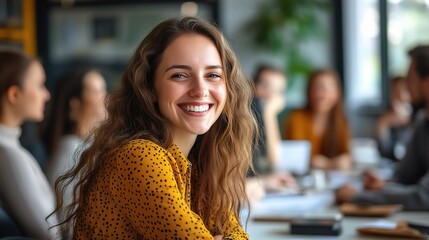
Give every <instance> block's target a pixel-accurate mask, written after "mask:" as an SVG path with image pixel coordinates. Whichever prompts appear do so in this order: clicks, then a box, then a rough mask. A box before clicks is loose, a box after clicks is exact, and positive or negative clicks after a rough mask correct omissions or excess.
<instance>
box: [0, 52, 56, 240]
mask: <svg viewBox="0 0 429 240" xmlns="http://www.w3.org/2000/svg"><path fill="white" fill-rule="evenodd" d="M44 83H45V72H44V70H43V67H42V65H41V64H40V62H39V61H37V60H36V59H33V58H31V57H29V56H27V55H25V54H23V53H21V52H19V51H16V50H8V49H0V97H1V100H0V202H1V204H2V207H4V209H5V210H6V212H7V213H8V215H9V216H10V217H11V218H12V219H13V220H14V221H15V223H16V224H17V225H18V227H19V228H20V230H21V231H22V232H23V233H24V235H25V236H28V237H32V238H35V239H54V237H55V233H54V232H53V231H50V229H49V227H50V226H52V225H54V224H57V219H56V217H55V215H54V216H53V217H52V218H51V219H49V220H50V223H49V222H47V221H46V220H45V218H46V217H47V216H48V215H49V214H50V213H51V212H52V211H53V209H54V208H55V199H54V194H53V191H52V188H51V187H50V186H49V183H48V181H47V179H46V177H45V175H44V174H43V171H42V169H41V168H40V165H39V164H38V163H37V161H36V159H34V157H33V156H32V155H31V154H30V153H29V152H28V151H27V150H25V149H24V148H23V147H22V146H21V144H20V143H19V140H18V138H19V135H20V134H21V128H20V126H21V124H22V123H23V122H24V121H26V120H30V121H42V120H43V110H44V107H45V103H46V101H48V100H49V97H50V95H49V92H48V90H47V89H46V88H45V85H44Z"/></svg>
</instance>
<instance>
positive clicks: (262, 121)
mask: <svg viewBox="0 0 429 240" xmlns="http://www.w3.org/2000/svg"><path fill="white" fill-rule="evenodd" d="M253 80H254V88H255V90H254V94H255V95H254V98H253V101H252V110H253V113H254V115H255V118H256V121H257V123H258V126H259V134H260V136H259V139H258V141H257V148H256V150H255V152H254V156H253V166H254V168H255V171H256V173H257V174H258V177H260V178H258V177H256V178H248V179H247V186H248V196H249V199H250V201H251V203H255V202H257V200H258V199H260V198H261V197H263V196H264V195H265V191H266V190H268V191H281V190H284V189H285V188H288V187H296V183H295V179H294V178H293V177H292V176H291V175H290V174H289V173H280V172H278V173H273V172H272V170H273V167H274V165H275V164H276V163H277V161H278V159H277V158H278V151H279V149H278V146H279V145H280V141H281V136H280V130H279V123H278V119H277V117H278V114H279V113H280V112H281V111H282V110H283V109H284V107H285V105H286V98H285V91H286V87H287V79H286V76H285V74H284V72H283V71H282V70H280V69H278V68H275V67H273V66H269V65H260V66H259V67H258V69H257V71H256V74H255V77H254V79H253ZM259 174H262V175H259Z"/></svg>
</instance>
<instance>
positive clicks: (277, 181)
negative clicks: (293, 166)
mask: <svg viewBox="0 0 429 240" xmlns="http://www.w3.org/2000/svg"><path fill="white" fill-rule="evenodd" d="M262 179H263V181H264V186H265V189H266V190H267V191H271V192H273V191H274V192H275V191H282V190H285V189H295V188H298V185H297V184H296V181H295V178H294V177H293V176H292V175H290V174H289V173H287V172H277V173H271V174H268V175H266V176H263V177H262Z"/></svg>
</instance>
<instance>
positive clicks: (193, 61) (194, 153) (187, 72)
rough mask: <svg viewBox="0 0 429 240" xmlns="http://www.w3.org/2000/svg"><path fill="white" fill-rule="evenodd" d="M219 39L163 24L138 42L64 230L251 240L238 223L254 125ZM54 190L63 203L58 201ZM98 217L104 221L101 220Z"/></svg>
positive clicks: (88, 154)
mask: <svg viewBox="0 0 429 240" xmlns="http://www.w3.org/2000/svg"><path fill="white" fill-rule="evenodd" d="M251 97H252V89H251V86H250V83H249V82H248V81H247V79H246V78H245V77H244V75H243V74H242V72H241V70H240V66H239V63H238V61H237V58H236V56H235V54H234V53H233V52H232V50H231V49H230V47H229V45H228V43H227V42H226V40H225V39H224V37H223V36H222V34H221V32H220V31H219V30H218V29H217V28H216V27H214V26H213V25H211V24H209V23H207V22H205V21H203V20H199V19H197V18H191V17H184V18H175V19H169V20H166V21H164V22H162V23H160V24H159V25H157V26H156V27H155V28H154V29H153V30H152V31H151V32H150V33H149V34H148V35H147V36H146V37H145V39H144V40H143V41H142V42H141V44H140V45H139V47H138V48H137V50H136V52H135V53H134V54H133V56H132V58H131V60H130V61H129V63H128V65H127V68H126V70H125V72H124V74H123V75H122V79H121V86H120V88H119V89H118V90H117V91H115V92H114V93H113V94H112V95H111V96H110V98H109V101H108V104H107V112H108V114H107V119H106V120H105V121H104V122H103V123H102V124H101V125H100V126H99V127H98V128H97V129H96V131H94V134H93V135H92V144H91V145H90V146H89V147H88V148H87V149H86V150H84V152H83V153H82V155H81V158H80V160H79V162H78V164H77V165H76V166H75V167H74V168H73V170H71V171H70V172H68V173H67V174H66V175H63V176H62V177H60V181H59V182H57V184H63V183H65V184H67V183H68V182H70V180H73V179H76V178H77V179H78V180H77V183H76V185H75V187H74V194H75V195H76V197H77V198H75V199H73V202H72V204H71V205H69V206H64V205H62V204H61V203H60V204H58V206H57V209H56V211H59V212H61V211H62V209H63V208H64V207H65V208H67V209H68V210H69V211H67V213H68V214H67V218H66V219H65V221H64V222H63V223H62V226H64V227H65V228H66V229H73V238H74V239H115V238H116V239H144V238H150V239H248V236H247V234H246V233H245V232H244V230H243V228H242V227H241V224H240V222H239V219H240V211H241V207H242V206H243V205H246V204H247V203H248V201H247V198H246V192H245V191H246V188H245V179H246V174H247V172H248V170H249V167H250V166H251V162H252V144H253V143H252V141H253V139H254V136H255V133H256V132H255V131H256V121H255V119H254V117H253V114H252V112H251V108H250V104H251V99H252V98H251ZM61 198H62V196H61V192H57V199H61ZM100 216H101V217H100Z"/></svg>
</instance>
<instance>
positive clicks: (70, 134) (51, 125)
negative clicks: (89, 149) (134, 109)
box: [42, 69, 106, 202]
mask: <svg viewBox="0 0 429 240" xmlns="http://www.w3.org/2000/svg"><path fill="white" fill-rule="evenodd" d="M54 94H55V95H54V98H53V101H52V102H51V103H50V106H49V108H48V114H47V119H46V121H45V122H44V125H43V132H42V139H43V142H44V144H45V147H46V150H47V152H48V155H49V161H48V164H47V167H46V169H45V173H46V176H47V178H48V180H49V182H50V184H51V186H52V187H53V186H54V185H55V181H56V180H57V178H58V177H59V176H60V175H63V174H64V173H66V172H67V171H68V170H70V169H71V168H72V167H73V165H74V164H75V163H76V161H77V159H79V154H78V152H77V150H79V152H80V151H82V150H83V148H84V145H83V143H84V141H85V140H87V138H88V136H89V135H90V133H91V132H92V131H93V129H94V127H96V126H97V125H98V124H99V123H100V122H101V121H102V120H104V118H105V116H106V110H105V105H104V98H105V96H106V82H105V80H104V78H103V76H102V75H101V74H100V73H99V72H98V71H97V70H94V69H74V70H72V71H68V72H66V73H64V74H63V75H62V76H61V77H60V78H59V79H58V81H57V87H56V91H55V93H54ZM75 154H76V155H75ZM67 190H68V191H66V194H65V196H64V200H65V201H66V202H70V201H71V197H72V196H71V190H72V186H69V188H68V189H67Z"/></svg>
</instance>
